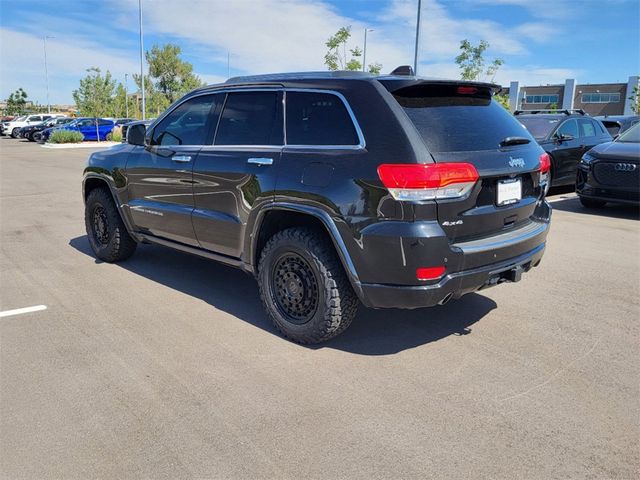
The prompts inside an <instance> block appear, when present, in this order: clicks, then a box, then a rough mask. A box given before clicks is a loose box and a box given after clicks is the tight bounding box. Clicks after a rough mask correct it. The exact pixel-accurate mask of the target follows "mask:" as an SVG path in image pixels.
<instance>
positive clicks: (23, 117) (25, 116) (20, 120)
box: [11, 115, 27, 122]
mask: <svg viewBox="0 0 640 480" xmlns="http://www.w3.org/2000/svg"><path fill="white" fill-rule="evenodd" d="M26 119H27V115H22V116H21V117H18V118H14V119H13V120H11V121H12V122H22V121H24V120H26Z"/></svg>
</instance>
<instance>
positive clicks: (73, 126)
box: [39, 117, 114, 143]
mask: <svg viewBox="0 0 640 480" xmlns="http://www.w3.org/2000/svg"><path fill="white" fill-rule="evenodd" d="M113 127H114V123H113V120H106V119H104V118H88V117H84V118H76V119H75V120H74V121H72V122H69V123H67V124H65V125H62V126H59V127H54V128H47V129H45V130H43V131H42V132H40V138H39V141H40V142H41V143H43V142H46V141H47V140H48V139H49V136H50V135H51V133H53V132H55V131H57V130H71V131H75V132H80V133H82V135H83V136H84V139H85V140H97V139H98V136H100V140H106V139H107V135H109V134H110V133H111V131H112V130H113Z"/></svg>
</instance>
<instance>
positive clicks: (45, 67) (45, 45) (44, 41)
mask: <svg viewBox="0 0 640 480" xmlns="http://www.w3.org/2000/svg"><path fill="white" fill-rule="evenodd" d="M47 38H55V37H51V36H46V35H45V36H44V37H42V43H43V45H44V77H45V80H46V82H47V113H51V103H50V102H49V68H48V67H47Z"/></svg>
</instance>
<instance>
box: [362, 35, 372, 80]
mask: <svg viewBox="0 0 640 480" xmlns="http://www.w3.org/2000/svg"><path fill="white" fill-rule="evenodd" d="M367 32H373V29H371V28H365V29H364V49H363V51H362V71H363V72H364V71H365V68H367Z"/></svg>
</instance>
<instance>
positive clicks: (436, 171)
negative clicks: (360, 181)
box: [378, 163, 478, 200]
mask: <svg viewBox="0 0 640 480" xmlns="http://www.w3.org/2000/svg"><path fill="white" fill-rule="evenodd" d="M378 176H379V177H380V180H381V181H382V184H383V185H384V186H385V187H386V188H387V189H388V190H389V193H391V195H392V196H393V198H395V199H396V200H434V199H438V198H458V197H463V196H465V195H466V194H467V193H469V191H470V190H471V189H472V188H473V186H474V185H475V183H476V181H477V180H478V171H477V170H476V168H475V167H474V166H473V165H472V164H470V163H429V164H415V163H412V164H394V163H388V164H383V165H380V166H379V167H378Z"/></svg>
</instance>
